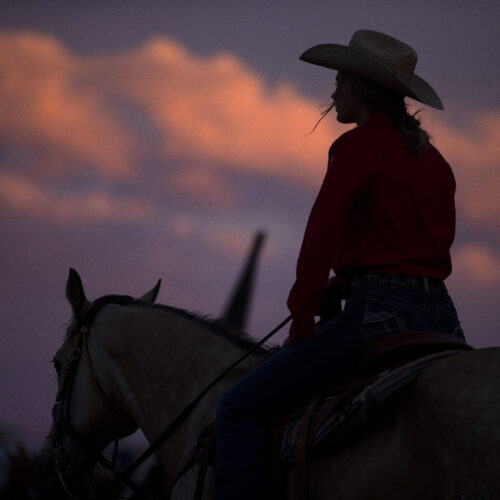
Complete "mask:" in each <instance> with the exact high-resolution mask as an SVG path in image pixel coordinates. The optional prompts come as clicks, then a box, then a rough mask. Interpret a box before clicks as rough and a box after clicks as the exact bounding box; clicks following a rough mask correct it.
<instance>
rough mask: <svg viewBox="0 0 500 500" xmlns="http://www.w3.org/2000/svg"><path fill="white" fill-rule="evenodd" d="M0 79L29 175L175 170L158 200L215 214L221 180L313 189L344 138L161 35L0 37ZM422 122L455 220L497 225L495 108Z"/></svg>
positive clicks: (499, 159)
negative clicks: (68, 42) (118, 42)
mask: <svg viewBox="0 0 500 500" xmlns="http://www.w3.org/2000/svg"><path fill="white" fill-rule="evenodd" d="M0 70H1V71H2V75H3V77H2V80H1V81H0V106H1V107H2V114H1V115H0V138H2V140H3V141H4V142H5V143H6V144H8V145H9V147H11V148H13V149H14V150H16V149H17V150H22V151H23V152H24V151H28V152H30V153H31V158H32V159H31V160H30V161H35V162H36V165H35V166H36V167H40V166H42V167H43V168H44V169H45V171H46V170H47V169H49V170H50V169H51V168H56V167H57V168H59V169H65V170H66V171H67V172H71V171H72V169H82V168H84V169H87V170H88V169H92V170H94V171H95V172H98V174H99V175H102V176H107V177H111V178H120V180H123V178H125V179H126V180H127V176H129V178H128V180H129V181H133V180H134V179H135V176H139V175H140V176H143V177H146V179H147V175H148V162H149V161H150V160H151V159H154V161H155V163H156V164H158V163H163V164H165V165H169V164H175V165H176V166H177V167H181V166H182V167H184V170H182V169H176V172H175V173H173V172H170V171H169V170H168V168H165V175H164V178H165V181H164V183H163V185H164V189H165V192H166V194H168V193H169V192H171V190H172V189H175V190H176V192H178V193H184V194H185V195H186V197H187V199H190V198H196V199H197V200H201V201H203V202H204V203H206V204H207V205H214V206H219V207H223V208H224V207H226V208H227V207H233V206H234V205H235V203H236V201H237V200H236V197H235V194H234V193H233V192H231V189H230V188H229V186H228V184H227V182H226V181H225V180H224V177H225V176H227V175H228V174H230V173H231V172H233V171H241V172H245V173H248V174H254V175H258V176H261V177H263V178H265V177H269V176H272V177H275V178H279V179H280V180H282V181H283V182H291V183H294V184H299V185H300V186H304V187H305V188H307V189H315V188H317V187H318V186H319V183H320V181H321V178H322V176H323V174H324V172H325V168H326V155H327V150H328V147H329V145H330V143H331V142H332V140H333V139H335V138H336V137H337V136H338V135H339V134H340V133H342V132H343V131H345V130H346V127H345V126H341V125H340V124H338V123H337V122H335V120H334V119H333V117H332V118H330V119H327V120H325V121H323V122H322V124H321V126H320V127H319V128H318V129H317V130H316V132H314V133H313V134H312V135H308V132H309V131H310V129H311V128H312V126H313V125H314V124H315V122H316V121H317V119H318V117H319V109H318V103H317V102H315V101H313V100H311V99H308V98H306V97H304V96H303V95H301V94H300V93H299V92H298V91H297V90H296V89H295V88H294V87H293V86H292V85H291V84H288V83H286V82H282V83H279V84H277V85H270V84H268V83H267V82H266V81H265V79H264V78H263V77H262V76H261V75H260V74H259V73H257V72H256V71H255V70H253V69H252V68H249V67H248V66H246V65H245V64H244V63H243V62H242V61H241V60H239V59H238V58H237V57H235V56H234V55H231V54H229V53H219V54H216V55H214V56H212V57H199V56H197V55H195V54H193V53H191V52H190V51H188V50H187V49H186V48H184V47H183V46H182V45H181V44H179V43H177V42H175V41H173V40H171V39H168V38H164V37H162V38H157V39H155V40H152V41H150V42H147V43H145V44H144V45H142V46H140V47H137V48H135V49H133V50H128V51H125V52H122V53H119V54H104V55H97V56H86V57H83V56H81V55H77V54H75V53H73V52H71V51H69V50H67V49H66V48H65V47H64V46H63V45H62V44H61V43H60V42H58V41H57V40H56V39H54V38H52V37H49V36H47V35H43V34H37V33H30V32H24V33H15V32H10V33H9V32H4V33H3V34H0ZM423 116H424V126H426V128H427V123H429V126H428V129H429V131H430V133H431V135H432V137H433V141H434V142H435V144H436V145H437V146H438V148H439V149H440V150H441V151H442V153H443V154H444V155H445V157H446V158H447V159H448V160H449V162H450V163H451V165H452V167H453V168H454V171H455V173H456V177H457V181H458V191H457V205H458V208H459V212H460V214H459V216H460V217H464V218H465V219H466V220H468V221H469V222H470V223H472V224H477V225H483V226H484V227H497V228H498V227H499V225H500V222H499V221H500V217H498V214H499V213H500V196H498V193H500V176H498V175H497V168H498V164H499V163H500V150H499V148H500V141H499V140H498V132H497V131H498V130H499V127H500V111H496V110H493V111H490V112H488V113H486V112H477V113H476V114H472V115H471V116H469V118H468V119H467V123H466V125H465V126H464V127H463V128H462V129H460V128H457V127H455V126H453V125H451V124H450V123H448V122H447V121H446V119H445V116H446V115H438V114H427V112H424V114H423ZM443 117H444V118H443ZM40 163H41V164H42V165H40ZM186 166H187V167H186ZM151 182H156V179H155V180H154V181H153V180H152V181H151Z"/></svg>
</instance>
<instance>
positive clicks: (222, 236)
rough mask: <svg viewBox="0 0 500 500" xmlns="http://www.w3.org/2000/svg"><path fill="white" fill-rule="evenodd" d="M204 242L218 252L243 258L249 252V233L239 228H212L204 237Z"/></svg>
mask: <svg viewBox="0 0 500 500" xmlns="http://www.w3.org/2000/svg"><path fill="white" fill-rule="evenodd" d="M203 240H204V242H205V243H206V244H207V245H208V246H209V247H211V248H212V249H214V250H216V251H221V252H224V253H228V254H231V255H233V256H236V257H239V258H241V257H242V256H244V255H246V253H247V252H248V247H249V244H250V237H249V235H248V231H247V230H244V229H240V228H237V227H215V228H210V230H209V231H207V232H206V233H205V234H204V236H203Z"/></svg>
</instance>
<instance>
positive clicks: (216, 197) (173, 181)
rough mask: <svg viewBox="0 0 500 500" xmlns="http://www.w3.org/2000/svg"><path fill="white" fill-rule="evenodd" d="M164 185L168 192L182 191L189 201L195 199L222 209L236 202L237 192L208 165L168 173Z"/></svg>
mask: <svg viewBox="0 0 500 500" xmlns="http://www.w3.org/2000/svg"><path fill="white" fill-rule="evenodd" d="M163 185H164V189H165V191H166V192H167V193H169V192H176V193H182V194H183V195H184V196H185V197H187V201H189V200H190V199H191V200H193V199H194V200H196V201H197V202H202V203H203V204H206V205H207V206H212V207H217V208H222V209H229V208H232V207H234V204H235V194H234V193H233V191H232V190H231V188H230V187H229V186H228V185H227V183H226V182H225V181H224V179H223V177H222V176H220V175H216V173H215V172H213V171H211V170H209V169H208V168H207V167H205V168H203V167H186V168H183V169H181V170H179V171H177V172H175V173H173V174H171V173H167V174H166V176H165V178H164V181H163Z"/></svg>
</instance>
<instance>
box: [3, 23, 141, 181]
mask: <svg viewBox="0 0 500 500" xmlns="http://www.w3.org/2000/svg"><path fill="white" fill-rule="evenodd" d="M0 71H1V72H2V75H3V76H2V82H1V84H0V107H1V108H2V114H1V115H0V136H1V137H3V138H4V140H5V139H6V140H7V141H9V142H10V143H11V144H13V145H15V146H20V147H22V148H24V149H25V150H28V151H31V152H32V153H33V157H34V158H35V159H36V160H35V161H36V162H37V163H41V164H42V166H43V167H44V168H45V169H50V168H51V167H50V165H47V164H46V163H47V162H48V161H50V162H54V164H55V165H54V167H55V168H61V165H65V164H67V165H68V168H74V167H75V165H81V164H84V165H85V167H86V168H88V167H90V168H93V169H95V170H97V171H99V173H100V174H104V175H109V176H123V175H129V174H130V173H131V172H132V171H133V170H134V169H135V167H136V165H135V162H134V158H135V157H136V153H137V148H138V142H137V140H136V139H135V138H134V136H133V135H131V134H130V133H129V132H128V131H127V129H126V128H124V127H123V126H122V125H121V124H120V121H119V120H118V119H117V117H114V116H113V114H112V113H111V112H110V109H109V105H108V103H106V102H104V101H103V96H101V95H100V93H99V84H98V82H94V84H84V83H82V80H84V79H85V77H86V71H87V61H86V60H85V59H83V58H80V57H79V56H77V55H75V54H73V53H71V52H69V51H68V50H66V49H65V48H64V47H63V46H62V45H61V44H60V43H59V42H58V41H57V40H56V39H54V38H52V37H49V36H47V35H41V34H36V33H30V32H23V33H3V34H0Z"/></svg>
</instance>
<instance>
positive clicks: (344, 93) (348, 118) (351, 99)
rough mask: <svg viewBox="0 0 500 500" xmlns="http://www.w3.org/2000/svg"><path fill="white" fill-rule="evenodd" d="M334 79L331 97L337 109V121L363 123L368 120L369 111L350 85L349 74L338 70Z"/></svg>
mask: <svg viewBox="0 0 500 500" xmlns="http://www.w3.org/2000/svg"><path fill="white" fill-rule="evenodd" d="M335 81H336V88H335V91H334V92H333V94H332V99H333V105H334V106H335V109H336V110H337V121H339V122H340V123H357V124H358V125H363V123H365V122H366V121H367V120H368V118H369V116H370V112H369V111H368V108H367V106H366V105H365V104H364V102H363V101H362V100H361V97H360V96H359V95H358V93H357V92H356V90H355V89H354V88H353V86H352V85H351V81H350V78H349V75H346V74H345V73H342V72H341V71H339V72H338V73H337V78H336V79H335Z"/></svg>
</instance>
